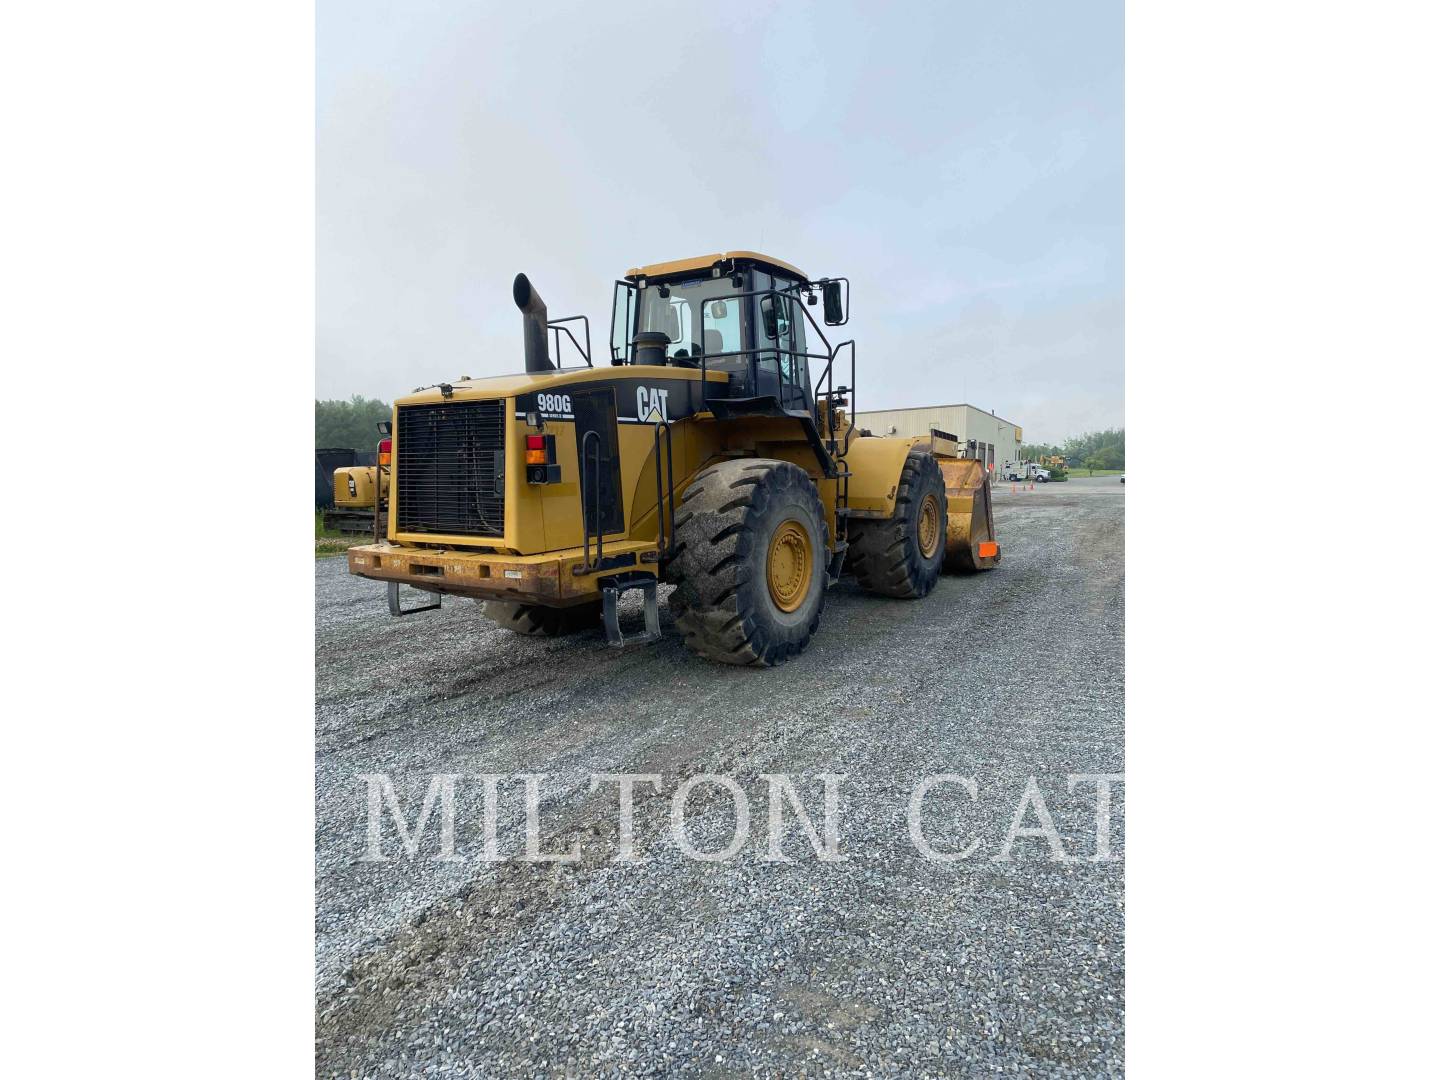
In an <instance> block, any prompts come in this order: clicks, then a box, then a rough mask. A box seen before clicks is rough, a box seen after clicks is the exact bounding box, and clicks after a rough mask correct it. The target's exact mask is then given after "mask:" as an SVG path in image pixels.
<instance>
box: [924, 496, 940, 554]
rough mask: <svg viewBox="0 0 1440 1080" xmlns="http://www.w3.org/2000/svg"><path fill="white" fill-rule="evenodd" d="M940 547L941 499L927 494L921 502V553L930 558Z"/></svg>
mask: <svg viewBox="0 0 1440 1080" xmlns="http://www.w3.org/2000/svg"><path fill="white" fill-rule="evenodd" d="M939 547H940V500H939V499H937V498H935V496H934V495H926V496H925V501H924V502H922V503H921V504H920V554H921V556H922V557H924V558H926V559H928V558H930V557H931V556H933V555H934V554H935V552H936V550H937V549H938V548H939Z"/></svg>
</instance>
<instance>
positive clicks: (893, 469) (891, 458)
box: [845, 435, 913, 518]
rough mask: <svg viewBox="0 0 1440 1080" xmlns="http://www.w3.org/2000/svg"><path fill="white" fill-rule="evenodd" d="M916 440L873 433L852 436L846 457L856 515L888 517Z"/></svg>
mask: <svg viewBox="0 0 1440 1080" xmlns="http://www.w3.org/2000/svg"><path fill="white" fill-rule="evenodd" d="M912 445H913V440H910V439H881V438H876V437H874V436H870V435H861V436H857V437H856V438H854V439H851V440H850V451H849V453H847V454H846V455H845V461H846V464H847V466H848V467H849V469H850V472H851V473H853V474H854V475H852V476H851V477H850V509H851V511H852V512H853V513H854V515H855V516H856V517H872V518H888V517H890V516H891V515H893V514H894V513H895V492H896V489H897V488H898V487H899V486H900V471H901V470H902V469H903V468H904V467H905V458H906V455H908V454H909V453H910V447H911V446H912Z"/></svg>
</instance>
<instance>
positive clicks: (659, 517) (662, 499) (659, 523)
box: [655, 420, 675, 559]
mask: <svg viewBox="0 0 1440 1080" xmlns="http://www.w3.org/2000/svg"><path fill="white" fill-rule="evenodd" d="M662 432H663V433H664V435H665V478H666V480H668V484H669V486H668V489H667V487H666V484H665V483H663V482H662V481H661V476H660V435H661V433H662ZM673 444H674V440H673V438H672V437H671V434H670V422H669V421H668V420H658V421H656V423H655V531H656V537H655V546H656V547H657V548H658V549H659V551H660V557H661V558H662V559H669V558H670V557H671V556H672V555H674V554H675V454H674V445H673ZM667 495H668V498H667ZM667 505H668V506H669V508H670V523H669V524H670V528H669V532H668V533H667V532H666V528H665V524H666V523H665V507H666V506H667Z"/></svg>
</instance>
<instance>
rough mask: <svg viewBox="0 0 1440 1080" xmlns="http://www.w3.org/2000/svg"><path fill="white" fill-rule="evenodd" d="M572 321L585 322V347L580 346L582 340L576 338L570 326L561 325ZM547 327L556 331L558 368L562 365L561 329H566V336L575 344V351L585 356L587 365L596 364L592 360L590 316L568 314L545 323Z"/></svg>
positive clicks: (556, 360)
mask: <svg viewBox="0 0 1440 1080" xmlns="http://www.w3.org/2000/svg"><path fill="white" fill-rule="evenodd" d="M571 322H583V323H584V324H585V346H584V347H583V348H582V347H581V346H580V342H579V341H576V340H575V335H574V334H572V333H571V332H570V328H569V327H568V326H561V325H560V324H561V323H571ZM545 328H546V329H547V330H553V331H555V366H556V367H557V368H558V367H559V366H560V331H562V330H563V331H565V336H566V337H568V338H569V339H570V341H571V343H572V344H573V345H574V346H575V351H576V352H578V353H579V354H580V355H581V356H583V357H584V358H585V366H586V367H592V368H593V367H594V366H595V365H594V364H593V363H592V362H591V360H590V316H588V315H567V316H565V318H563V319H551V320H550V321H548V322H547V323H546V324H545Z"/></svg>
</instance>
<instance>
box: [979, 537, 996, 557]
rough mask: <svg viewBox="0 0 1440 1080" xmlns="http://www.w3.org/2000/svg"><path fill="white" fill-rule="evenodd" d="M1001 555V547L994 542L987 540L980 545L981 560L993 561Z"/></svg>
mask: <svg viewBox="0 0 1440 1080" xmlns="http://www.w3.org/2000/svg"><path fill="white" fill-rule="evenodd" d="M999 554H1000V545H999V544H997V543H996V542H995V541H994V540H986V541H985V542H984V543H982V544H981V545H980V558H982V559H993V558H994V557H995V556H996V555H999Z"/></svg>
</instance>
